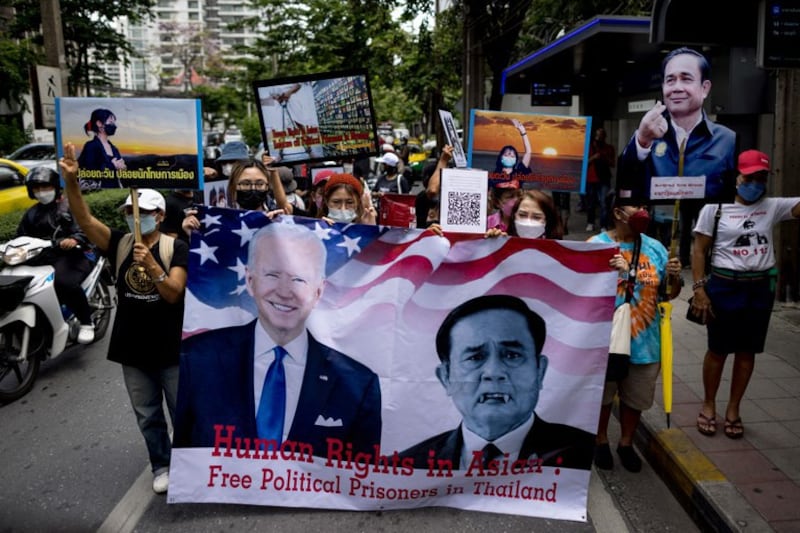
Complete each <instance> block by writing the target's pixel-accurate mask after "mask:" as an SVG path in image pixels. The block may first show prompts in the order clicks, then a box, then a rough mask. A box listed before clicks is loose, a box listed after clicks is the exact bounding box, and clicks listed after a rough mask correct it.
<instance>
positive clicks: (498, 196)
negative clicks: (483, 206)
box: [486, 180, 519, 232]
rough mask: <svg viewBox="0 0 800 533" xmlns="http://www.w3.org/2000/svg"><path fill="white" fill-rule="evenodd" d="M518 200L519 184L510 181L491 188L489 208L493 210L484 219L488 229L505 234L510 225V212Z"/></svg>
mask: <svg viewBox="0 0 800 533" xmlns="http://www.w3.org/2000/svg"><path fill="white" fill-rule="evenodd" d="M518 198H519V182H518V181H517V180H511V181H507V182H502V183H500V184H498V185H495V186H494V187H492V189H491V192H490V194H489V201H490V203H491V207H492V208H493V209H494V210H495V211H494V213H491V214H489V216H488V217H487V218H486V227H487V228H488V229H498V230H500V231H501V232H507V231H508V226H509V225H510V224H511V211H512V210H513V209H514V205H515V204H516V203H517V199H518Z"/></svg>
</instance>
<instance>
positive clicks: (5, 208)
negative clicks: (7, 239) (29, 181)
mask: <svg viewBox="0 0 800 533" xmlns="http://www.w3.org/2000/svg"><path fill="white" fill-rule="evenodd" d="M27 174H28V169H27V168H26V167H24V166H22V165H20V164H19V163H16V162H14V161H11V160H10V159H1V158H0V214H2V213H10V212H12V211H22V210H24V209H27V208H28V207H30V206H32V205H33V204H35V203H36V200H32V199H30V198H28V189H27V187H25V176H26V175H27Z"/></svg>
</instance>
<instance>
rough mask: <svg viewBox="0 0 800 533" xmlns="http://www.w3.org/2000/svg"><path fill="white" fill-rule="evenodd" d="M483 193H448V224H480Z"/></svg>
mask: <svg viewBox="0 0 800 533" xmlns="http://www.w3.org/2000/svg"><path fill="white" fill-rule="evenodd" d="M480 217H481V194H480V193H477V192H457V191H450V192H449V194H448V195H447V224H450V225H453V226H480V224H481V219H480Z"/></svg>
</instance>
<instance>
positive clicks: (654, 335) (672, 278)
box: [588, 191, 681, 472]
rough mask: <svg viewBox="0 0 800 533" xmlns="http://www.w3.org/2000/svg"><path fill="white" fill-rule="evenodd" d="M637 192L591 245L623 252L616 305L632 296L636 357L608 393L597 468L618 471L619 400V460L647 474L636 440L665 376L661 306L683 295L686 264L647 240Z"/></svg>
mask: <svg viewBox="0 0 800 533" xmlns="http://www.w3.org/2000/svg"><path fill="white" fill-rule="evenodd" d="M630 192H631V191H618V194H617V195H616V200H615V203H614V208H613V210H612V218H613V221H614V227H613V228H612V229H610V230H608V231H605V232H603V233H600V234H599V235H595V236H593V237H591V238H589V239H588V242H602V243H616V244H618V245H619V248H620V251H619V253H618V254H616V255H614V257H612V259H611V260H610V261H609V266H610V267H611V268H613V269H616V270H618V271H619V283H618V284H617V299H616V305H617V306H619V305H622V304H623V303H624V302H625V300H626V289H627V291H631V292H630V293H631V298H630V304H631V354H630V364H629V366H628V373H627V376H626V377H625V378H623V379H622V380H620V381H607V382H606V383H605V387H604V389H603V399H602V404H601V407H600V422H599V424H598V428H597V436H596V446H595V457H594V463H595V465H596V466H597V467H598V468H602V469H605V470H610V469H612V468H613V467H614V459H613V457H612V456H611V448H610V446H609V443H608V423H609V420H610V417H611V406H612V402H613V400H614V396H615V395H618V396H619V413H620V415H619V420H620V438H619V443H618V446H617V455H618V456H619V458H620V461H621V462H622V466H623V467H625V469H626V470H628V471H630V472H638V471H640V470H641V468H642V460H641V459H640V458H639V456H638V455H637V454H636V452H635V451H634V449H633V436H634V434H635V433H636V427H637V426H638V425H639V420H640V418H641V415H642V411H644V410H647V409H649V408H650V407H651V406H652V405H653V398H654V397H655V387H656V380H657V379H658V373H659V371H660V370H661V332H660V319H659V315H658V306H657V304H658V302H659V301H660V300H662V299H667V300H671V299H673V298H675V297H676V296H678V294H679V293H680V291H681V284H680V271H681V264H680V261H679V260H678V258H677V257H673V258H671V259H667V250H666V248H664V245H663V244H661V243H660V242H659V241H658V240H656V239H653V238H651V237H648V236H647V235H645V233H644V232H645V231H646V230H647V226H648V225H649V223H650V215H649V214H648V212H647V209H646V206H644V205H643V203H642V201H641V200H637V199H635V198H631V195H630Z"/></svg>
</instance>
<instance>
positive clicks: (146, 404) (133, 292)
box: [59, 144, 189, 494]
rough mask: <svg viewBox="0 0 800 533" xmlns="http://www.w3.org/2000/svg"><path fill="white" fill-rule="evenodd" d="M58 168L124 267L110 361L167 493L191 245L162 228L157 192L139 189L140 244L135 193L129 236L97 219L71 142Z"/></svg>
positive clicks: (91, 228) (72, 198) (159, 488)
mask: <svg viewBox="0 0 800 533" xmlns="http://www.w3.org/2000/svg"><path fill="white" fill-rule="evenodd" d="M59 165H60V167H61V171H62V175H63V177H64V182H65V183H66V189H65V190H66V193H67V199H68V200H69V204H70V206H71V207H72V212H73V215H74V216H75V220H76V221H77V223H78V225H79V226H80V227H81V229H83V231H84V233H85V234H86V236H87V237H88V238H89V240H90V241H91V242H92V243H93V244H94V245H95V246H96V247H97V248H98V250H99V251H100V252H102V253H103V254H105V255H106V256H107V257H108V258H109V260H110V262H111V265H112V267H114V268H116V270H117V272H118V275H117V291H116V292H117V298H118V304H117V310H116V314H115V317H114V325H113V330H112V332H111V341H110V342H109V346H108V359H109V360H111V361H114V362H117V363H120V364H122V375H123V378H124V380H125V387H126V388H127V389H128V395H129V396H130V400H131V405H132V407H133V411H134V413H135V414H136V419H137V422H138V424H139V430H140V431H141V432H142V436H143V437H144V439H145V443H146V445H147V451H148V455H149V457H150V465H151V469H152V471H153V476H154V477H153V491H155V492H156V493H158V494H162V493H164V492H166V491H167V488H168V486H169V464H170V453H171V443H170V435H169V428H168V426H167V420H166V416H165V414H164V409H163V406H162V404H163V402H164V401H165V400H166V403H167V408H168V410H169V414H170V418H172V415H173V412H174V411H175V405H176V398H177V389H178V354H179V353H180V343H181V329H182V325H183V297H184V291H185V289H186V276H187V264H188V259H189V247H188V246H187V245H186V243H185V242H183V241H181V240H178V239H174V238H172V237H169V236H167V235H164V234H162V233H161V232H160V231H159V224H160V222H161V220H163V217H164V211H165V208H166V205H165V201H164V197H163V196H162V195H161V194H160V193H159V192H157V191H154V190H152V189H139V190H138V191H135V192H136V194H137V195H138V206H139V217H140V225H141V242H133V241H134V238H133V236H132V235H131V234H132V233H135V231H134V229H135V228H134V225H135V222H134V215H133V205H132V200H131V197H130V195H129V196H128V198H127V200H126V201H125V203H124V204H123V206H122V209H123V211H124V213H125V218H126V221H127V223H128V228H129V229H130V233H124V232H122V231H119V230H116V229H112V228H110V227H108V226H107V225H105V224H104V223H103V222H101V221H99V220H98V219H97V218H95V217H94V216H92V213H91V211H90V210H89V206H88V205H87V204H86V201H85V200H84V198H83V196H82V195H81V190H80V187H79V185H78V178H77V175H78V169H79V166H78V163H77V161H75V147H74V146H73V145H72V144H67V145H66V146H65V147H64V157H63V158H62V159H61V161H60V163H59ZM126 246H129V247H130V249H129V251H128V250H126ZM172 422H173V424H174V422H175V421H174V419H173V420H172Z"/></svg>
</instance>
